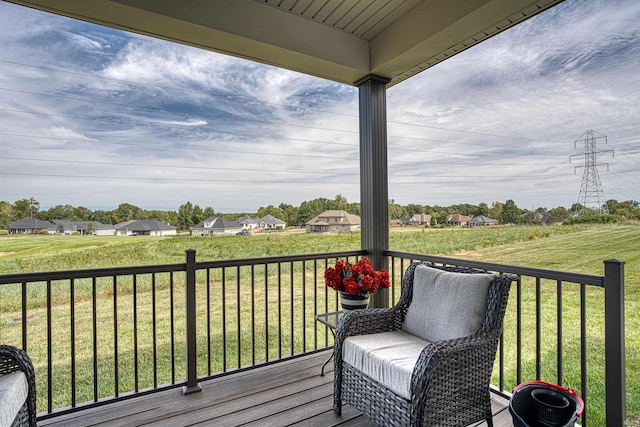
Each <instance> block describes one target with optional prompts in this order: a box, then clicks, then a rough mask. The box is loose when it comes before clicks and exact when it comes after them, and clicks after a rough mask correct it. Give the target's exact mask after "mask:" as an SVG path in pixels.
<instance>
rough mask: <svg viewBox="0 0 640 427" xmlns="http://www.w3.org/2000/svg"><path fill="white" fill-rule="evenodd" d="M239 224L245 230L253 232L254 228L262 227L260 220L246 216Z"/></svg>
mask: <svg viewBox="0 0 640 427" xmlns="http://www.w3.org/2000/svg"><path fill="white" fill-rule="evenodd" d="M238 222H239V223H240V225H242V229H243V230H253V229H254V228H258V227H260V220H259V219H258V218H251V217H249V216H245V217H242V218H240V219H239V220H238Z"/></svg>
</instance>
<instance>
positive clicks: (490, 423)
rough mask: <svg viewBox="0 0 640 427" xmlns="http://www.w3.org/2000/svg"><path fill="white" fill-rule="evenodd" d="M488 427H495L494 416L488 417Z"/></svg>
mask: <svg viewBox="0 0 640 427" xmlns="http://www.w3.org/2000/svg"><path fill="white" fill-rule="evenodd" d="M487 427H493V416H492V415H489V416H488V417H487Z"/></svg>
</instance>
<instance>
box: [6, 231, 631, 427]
mask: <svg viewBox="0 0 640 427" xmlns="http://www.w3.org/2000/svg"><path fill="white" fill-rule="evenodd" d="M389 246H390V248H391V249H393V250H398V251H406V252H415V253H423V254H431V255H445V256H454V257H458V258H464V259H477V260H482V261H489V262H498V263H503V264H513V265H523V266H531V267H540V268H547V269H554V270H564V271H571V272H579V273H587V274H598V275H601V274H602V273H603V263H602V261H603V260H605V259H610V258H618V259H622V260H624V261H625V262H626V264H625V278H626V292H625V298H626V307H625V310H626V331H627V348H626V359H627V393H628V416H629V425H636V426H637V425H640V398H639V396H640V350H639V349H640V332H638V331H640V319H639V316H637V313H638V311H639V310H640V266H639V261H640V226H638V225H632V224H615V225H591V226H587V225H581V226H568V227H504V228H503V227H500V228H475V229H433V230H432V229H424V228H404V229H398V230H392V232H391V233H390V245H389ZM359 247H360V236H359V234H351V235H334V236H317V235H308V234H305V233H268V234H262V235H261V234H256V235H252V236H228V237H216V238H202V237H193V238H192V237H175V238H157V237H127V238H123V237H98V236H94V237H85V236H18V237H13V236H0V274H4V273H15V272H33V271H52V270H73V269H82V268H100V267H108V266H131V265H148V264H170V263H179V262H184V251H185V250H186V249H195V250H196V251H197V253H198V260H200V261H203V260H218V259H231V258H252V257H262V256H276V255H286V254H304V253H319V252H332V251H342V250H355V249H358V248H359ZM18 297H19V296H18V295H15V294H13V293H12V292H9V291H8V290H5V289H0V314H3V315H6V317H4V318H7V317H10V316H12V315H14V314H15V313H14V310H15V307H16V306H17V305H16V302H17V301H16V300H15V299H16V298H18ZM104 297H105V298H109V297H110V295H105V296H104ZM524 298H525V304H526V303H527V301H526V298H527V295H525V296H524ZM599 298H600V297H598V296H596V297H594V298H593V299H590V300H589V301H590V302H591V301H594V304H595V305H598V306H599V307H598V308H596V311H597V310H601V308H600V307H601V305H600V302H601V301H600V300H601V298H600V299H599ZM54 310H60V311H61V312H64V310H65V307H64V302H61V303H60V306H57V307H55V308H54ZM566 313H567V315H569V316H571V314H570V313H571V310H567V311H566ZM593 318H594V319H597V315H596V316H594V317H593ZM572 320H573V319H568V321H567V323H568V324H570V323H571V321H572ZM507 321H510V320H509V319H507ZM567 328H569V326H568V327H567ZM10 329H11V327H10V326H9V325H7V324H4V323H3V324H0V341H2V340H3V336H4V337H6V336H7V334H8V333H9V332H8V331H9V330H10ZM63 332H64V331H61V333H63ZM565 334H567V330H565ZM591 334H593V336H594V344H593V345H595V346H598V345H601V343H602V331H601V330H598V329H597V328H594V330H593V331H591V330H590V335H591ZM567 349H569V350H570V351H573V350H572V349H571V343H567V348H565V350H567ZM595 353H597V351H596V352H595ZM589 363H590V367H589V369H590V372H591V370H592V369H594V370H596V371H597V370H601V369H602V367H601V366H598V365H599V364H601V360H600V359H594V360H590V362H589ZM551 369H552V368H551ZM567 375H570V373H569V374H567ZM591 386H593V388H594V389H601V386H602V385H601V384H592V385H590V387H591ZM593 395H594V393H592V395H591V396H592V397H593ZM601 412H602V411H601V409H600V408H598V409H597V414H596V415H595V416H591V415H590V416H591V418H590V420H589V421H590V424H591V425H602V424H600V423H601V422H603V419H602V417H601V415H600V414H601ZM590 413H591V411H590Z"/></svg>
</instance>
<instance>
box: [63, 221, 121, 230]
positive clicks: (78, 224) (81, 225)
mask: <svg viewBox="0 0 640 427" xmlns="http://www.w3.org/2000/svg"><path fill="white" fill-rule="evenodd" d="M51 222H52V223H54V224H55V225H56V226H60V225H62V227H64V228H65V229H70V228H76V229H78V230H86V229H88V228H89V223H91V224H93V229H94V230H107V229H114V228H115V226H114V225H111V224H103V223H101V222H98V221H72V220H70V219H53V220H51Z"/></svg>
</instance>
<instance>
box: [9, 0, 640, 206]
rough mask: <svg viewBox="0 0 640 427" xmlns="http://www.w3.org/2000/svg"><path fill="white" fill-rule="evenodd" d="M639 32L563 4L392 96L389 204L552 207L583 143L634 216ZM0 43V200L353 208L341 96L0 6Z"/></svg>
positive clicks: (344, 93)
mask: <svg viewBox="0 0 640 427" xmlns="http://www.w3.org/2000/svg"><path fill="white" fill-rule="evenodd" d="M639 32H640V3H638V2H636V1H634V0H628V1H624V0H616V1H609V0H606V1H605V0H590V1H584V0H581V1H578V0H567V1H565V2H564V3H562V4H561V5H559V6H557V7H554V8H552V9H550V10H549V11H547V12H545V13H543V14H541V15H539V16H536V17H534V18H532V19H530V20H528V21H526V22H524V23H523V24H520V25H518V26H517V27H515V28H513V29H511V30H508V31H505V32H503V33H501V34H499V35H497V36H495V37H493V38H491V39H489V40H488V41H486V42H483V43H482V44H480V45H478V46H475V47H473V48H471V49H468V50H467V51H465V52H463V53H461V54H459V55H457V56H455V57H453V58H451V59H449V60H447V61H445V62H443V63H441V64H438V65H437V66H435V67H432V68H431V69H429V70H426V71H424V72H423V73H421V74H419V75H417V76H415V77H413V78H411V79H409V80H407V81H405V82H403V83H401V84H399V85H397V86H395V87H393V88H392V89H390V90H389V91H388V119H389V123H388V140H389V141H388V145H389V180H390V184H389V196H390V197H391V198H394V199H395V201H396V203H402V204H408V203H417V204H429V205H436V204H437V205H449V204H454V203H480V202H485V203H488V204H490V203H491V202H493V201H502V202H503V201H504V200H506V199H514V200H515V201H516V203H517V204H518V205H519V206H521V207H527V208H531V207H533V206H540V205H543V206H547V207H550V208H551V207H555V206H558V205H562V206H566V207H568V206H570V205H571V204H572V203H574V201H575V200H577V196H578V191H579V189H580V180H581V176H580V174H579V173H578V174H574V167H575V166H576V163H575V162H576V160H575V159H574V162H572V163H569V156H570V155H571V154H575V153H576V152H579V151H580V149H581V147H580V146H578V147H576V148H574V141H575V140H576V138H578V137H579V136H580V135H581V134H582V133H583V132H584V131H585V130H588V129H594V130H597V131H599V132H601V133H603V134H606V135H607V136H608V137H609V139H608V141H609V146H610V147H611V148H614V149H615V151H616V157H615V158H614V159H611V158H604V156H603V161H606V162H608V163H609V165H610V170H609V172H606V170H601V174H600V176H601V179H602V182H603V186H604V188H605V193H606V195H607V197H611V198H616V199H618V200H628V199H637V195H636V194H637V191H636V189H637V187H638V185H640V176H639V173H638V172H637V170H638V169H639V168H638V166H639V165H640V153H639V152H638V150H637V148H636V147H637V134H638V125H637V111H638V110H639V108H638V107H640V105H639V103H640V101H639V100H640V96H639V95H640V75H639V74H638V73H637V70H638V69H639V68H640V44H638V43H636V41H637V40H638V36H639ZM0 42H1V43H2V45H3V51H2V53H1V54H0V92H2V96H0V109H2V111H3V114H2V115H0V129H2V132H4V133H3V135H2V138H3V143H2V144H0V166H1V167H0V169H2V170H3V171H11V173H15V175H2V183H1V184H0V200H9V201H15V200H19V199H22V198H28V197H31V196H33V197H36V199H38V200H39V201H40V203H41V205H42V207H43V208H45V209H46V208H47V207H48V206H53V205H56V204H67V203H69V204H73V205H82V206H87V207H89V208H106V209H113V208H115V207H116V206H117V205H119V204H120V203H124V202H127V203H132V204H135V205H138V206H141V207H144V208H147V209H170V210H175V209H177V208H178V206H180V205H181V204H183V203H185V202H186V201H191V202H192V203H194V204H199V205H200V206H212V207H213V208H214V209H216V210H219V211H247V212H251V211H255V210H256V209H257V208H258V207H260V206H266V205H269V204H274V205H277V204H279V203H290V204H293V205H299V204H300V203H301V202H302V201H304V200H311V199H314V198H317V197H328V198H333V197H334V196H335V195H336V194H342V195H344V196H345V197H347V199H348V200H349V201H358V200H359V192H360V190H359V175H358V170H359V161H358V144H359V142H358V100H357V97H358V93H357V89H356V88H353V87H349V86H345V85H341V84H338V83H333V82H329V81H325V80H322V79H318V78H315V77H311V76H306V75H303V74H299V73H295V72H291V71H286V70H281V69H277V68H273V67H269V66H266V65H263V64H257V63H252V62H248V61H245V60H242V59H238V58H234V57H229V56H224V55H219V54H215V53H212V52H208V51H203V50H200V49H195V48H192V47H187V46H181V45H177V44H172V43H168V42H165V41H160V40H154V39H151V38H148V37H144V36H140V35H134V34H129V33H125V32H122V31H117V30H113V29H109V28H104V27H99V26H95V25H92V24H87V23H82V22H78V21H73V20H69V19H65V18H61V17H57V16H53V15H48V14H44V13H41V12H38V11H35V10H30V9H25V8H22V7H18V6H15V5H12V4H8V3H5V2H3V3H0ZM578 172H581V171H578Z"/></svg>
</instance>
